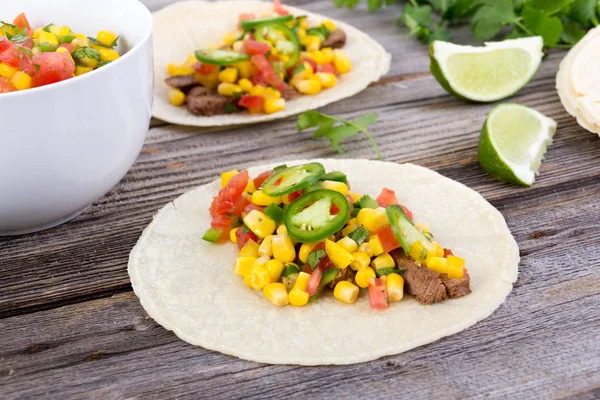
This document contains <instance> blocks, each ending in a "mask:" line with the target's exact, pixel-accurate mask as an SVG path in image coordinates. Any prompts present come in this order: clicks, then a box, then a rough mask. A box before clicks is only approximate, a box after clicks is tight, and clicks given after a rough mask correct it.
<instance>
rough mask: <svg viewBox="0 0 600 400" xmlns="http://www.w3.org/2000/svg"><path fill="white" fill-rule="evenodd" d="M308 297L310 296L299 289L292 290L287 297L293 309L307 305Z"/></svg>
mask: <svg viewBox="0 0 600 400" xmlns="http://www.w3.org/2000/svg"><path fill="white" fill-rule="evenodd" d="M309 297H310V296H309V295H308V293H306V292H305V291H303V290H300V289H292V290H290V293H289V295H288V299H289V301H290V304H291V305H293V306H294V307H302V306H305V305H306V303H308V299H309Z"/></svg>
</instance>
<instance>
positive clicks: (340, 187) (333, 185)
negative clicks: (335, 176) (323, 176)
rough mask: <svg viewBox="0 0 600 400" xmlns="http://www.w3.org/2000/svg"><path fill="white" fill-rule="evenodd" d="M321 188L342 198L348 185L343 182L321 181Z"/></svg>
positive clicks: (346, 191) (346, 192)
mask: <svg viewBox="0 0 600 400" xmlns="http://www.w3.org/2000/svg"><path fill="white" fill-rule="evenodd" d="M321 186H322V187H323V189H329V190H335V191H336V192H340V193H341V194H343V195H344V196H345V195H347V194H348V185H346V184H345V183H344V182H337V181H323V182H321Z"/></svg>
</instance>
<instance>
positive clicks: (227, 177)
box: [221, 169, 240, 188]
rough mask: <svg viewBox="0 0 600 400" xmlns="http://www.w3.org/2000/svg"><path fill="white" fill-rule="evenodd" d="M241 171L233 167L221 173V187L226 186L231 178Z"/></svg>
mask: <svg viewBox="0 0 600 400" xmlns="http://www.w3.org/2000/svg"><path fill="white" fill-rule="evenodd" d="M239 173H240V171H238V170H237V169H232V170H231V171H225V172H222V173H221V187H222V188H224V187H225V186H227V184H228V183H229V180H230V179H231V178H233V177H234V176H236V175H237V174H239Z"/></svg>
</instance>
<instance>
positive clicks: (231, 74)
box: [219, 67, 238, 83]
mask: <svg viewBox="0 0 600 400" xmlns="http://www.w3.org/2000/svg"><path fill="white" fill-rule="evenodd" d="M237 79H238V70H237V69H235V68H231V67H229V68H225V69H224V70H223V71H221V72H219V80H220V81H221V82H226V83H235V81H237Z"/></svg>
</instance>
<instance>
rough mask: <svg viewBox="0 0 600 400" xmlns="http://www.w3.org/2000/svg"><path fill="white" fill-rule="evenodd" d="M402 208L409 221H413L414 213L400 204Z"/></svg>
mask: <svg viewBox="0 0 600 400" xmlns="http://www.w3.org/2000/svg"><path fill="white" fill-rule="evenodd" d="M400 207H402V209H403V210H404V214H406V216H407V217H408V219H410V220H411V221H412V218H413V215H412V211H410V210H409V209H408V208H406V207H404V206H403V205H402V204H400Z"/></svg>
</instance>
